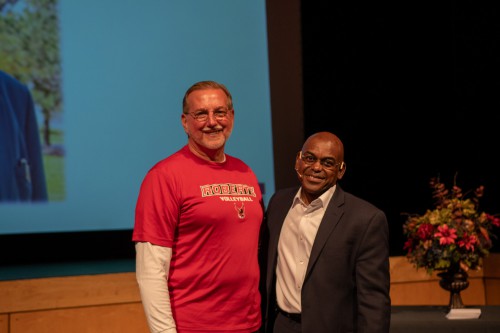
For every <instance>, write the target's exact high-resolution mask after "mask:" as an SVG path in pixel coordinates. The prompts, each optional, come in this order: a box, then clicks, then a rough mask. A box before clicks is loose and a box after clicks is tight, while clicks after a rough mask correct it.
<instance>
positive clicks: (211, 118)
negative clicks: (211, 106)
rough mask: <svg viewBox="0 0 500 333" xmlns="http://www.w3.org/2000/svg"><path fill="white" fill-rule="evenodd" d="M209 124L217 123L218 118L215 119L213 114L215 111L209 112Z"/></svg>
mask: <svg viewBox="0 0 500 333" xmlns="http://www.w3.org/2000/svg"><path fill="white" fill-rule="evenodd" d="M207 124H208V125H209V126H214V125H217V119H215V115H214V114H213V112H209V113H208V119H207Z"/></svg>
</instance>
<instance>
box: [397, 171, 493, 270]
mask: <svg viewBox="0 0 500 333" xmlns="http://www.w3.org/2000/svg"><path fill="white" fill-rule="evenodd" d="M429 184H430V186H431V188H432V189H433V198H434V200H435V209H433V210H427V211H426V212H425V214H424V215H410V214H407V215H408V218H407V220H406V222H405V223H404V224H403V233H404V235H405V236H406V237H408V239H407V241H406V242H405V244H404V248H403V249H404V250H407V255H406V257H407V258H408V260H409V261H410V263H412V264H413V265H414V266H415V267H416V268H417V269H418V268H425V269H426V270H427V273H428V274H429V275H431V274H432V273H433V272H434V270H437V271H446V270H449V269H450V268H452V269H453V268H455V269H458V268H461V269H463V270H465V271H468V270H469V269H476V270H478V269H481V267H482V261H483V258H484V257H486V256H487V255H488V254H489V250H490V249H491V247H492V245H493V244H492V238H493V237H495V235H494V234H493V233H492V232H491V230H492V229H493V227H500V218H498V217H495V216H493V215H490V214H487V213H485V212H480V211H479V210H478V206H479V199H480V198H481V197H482V196H483V192H484V186H479V187H478V188H477V189H476V190H475V191H474V193H473V196H472V197H471V198H467V197H466V195H464V194H463V193H462V189H461V188H460V187H458V186H457V185H454V186H453V187H452V188H451V191H450V190H448V189H447V188H446V186H445V185H444V184H443V183H442V182H440V180H439V179H438V178H432V179H431V180H430V182H429Z"/></svg>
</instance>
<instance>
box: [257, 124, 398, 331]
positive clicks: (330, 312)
mask: <svg viewBox="0 0 500 333" xmlns="http://www.w3.org/2000/svg"><path fill="white" fill-rule="evenodd" d="M295 170H296V171H297V175H298V178H299V181H300V183H301V185H302V186H301V187H297V188H291V189H284V190H280V191H278V192H276V193H275V194H274V195H273V196H272V197H271V199H270V201H269V204H268V208H267V211H266V223H265V229H264V237H263V243H262V248H263V250H264V251H263V252H266V251H265V250H266V249H267V255H266V260H267V264H266V265H265V266H266V267H265V269H264V271H263V274H262V277H263V278H266V281H265V285H266V291H265V295H263V296H265V297H266V299H265V306H264V316H265V318H264V322H265V324H264V325H265V330H266V332H274V333H285V332H286V333H294V332H297V333H348V332H358V333H368V332H371V333H387V332H389V326H390V313H391V300H390V295H389V290H390V274H389V230H388V223H387V219H386V216H385V214H384V212H382V211H381V210H379V209H378V208H376V207H375V206H373V205H372V204H370V203H368V202H367V201H364V200H362V199H360V198H357V197H355V196H353V195H351V194H349V193H347V192H344V191H343V190H342V189H341V188H340V186H339V185H338V184H337V180H339V179H341V178H342V177H343V176H344V173H345V171H346V164H345V163H344V148H343V144H342V142H341V141H340V139H339V138H338V137H337V136H335V135H334V134H332V133H329V132H319V133H316V134H313V135H312V136H310V137H309V138H308V139H307V140H306V142H305V143H304V145H303V147H302V150H301V151H300V152H299V153H298V154H297V157H296V159H295Z"/></svg>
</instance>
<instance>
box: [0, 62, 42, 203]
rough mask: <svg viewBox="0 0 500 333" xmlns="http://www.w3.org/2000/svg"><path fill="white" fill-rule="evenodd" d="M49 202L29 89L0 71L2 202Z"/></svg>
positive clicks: (0, 198)
mask: <svg viewBox="0 0 500 333" xmlns="http://www.w3.org/2000/svg"><path fill="white" fill-rule="evenodd" d="M2 201H9V202H18V201H23V202H33V201H47V188H46V184H45V173H44V169H43V160H42V151H41V146H40V134H39V131H38V125H37V121H36V117H35V109H34V104H33V99H32V97H31V93H30V91H29V90H28V88H27V87H26V86H25V85H24V84H22V83H21V82H19V81H18V80H16V79H15V78H14V77H12V76H11V75H9V74H7V73H5V72H3V71H0V202H2Z"/></svg>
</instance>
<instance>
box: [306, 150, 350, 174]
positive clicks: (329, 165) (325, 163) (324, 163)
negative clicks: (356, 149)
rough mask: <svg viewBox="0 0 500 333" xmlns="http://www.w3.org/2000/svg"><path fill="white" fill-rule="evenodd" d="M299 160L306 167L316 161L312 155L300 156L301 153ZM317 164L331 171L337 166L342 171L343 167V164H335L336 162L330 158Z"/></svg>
mask: <svg viewBox="0 0 500 333" xmlns="http://www.w3.org/2000/svg"><path fill="white" fill-rule="evenodd" d="M299 158H300V159H301V160H302V162H304V163H305V164H306V165H313V164H315V163H316V162H317V161H318V158H317V157H316V156H314V155H313V154H310V153H306V154H302V151H300V152H299ZM319 164H321V166H322V167H323V168H324V169H327V170H333V169H335V168H336V167H337V166H339V165H340V169H343V168H344V167H345V163H344V162H340V163H337V161H335V159H334V158H331V157H326V158H323V159H321V160H319Z"/></svg>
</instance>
